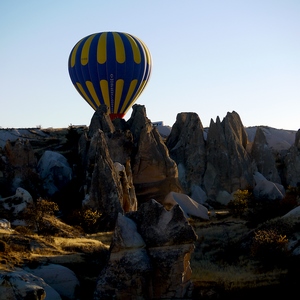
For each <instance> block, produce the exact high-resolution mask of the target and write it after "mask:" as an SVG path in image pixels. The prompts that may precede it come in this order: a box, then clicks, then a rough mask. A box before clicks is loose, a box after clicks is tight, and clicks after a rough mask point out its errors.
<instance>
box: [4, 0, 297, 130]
mask: <svg viewBox="0 0 300 300" xmlns="http://www.w3.org/2000/svg"><path fill="white" fill-rule="evenodd" d="M102 31H122V32H127V33H130V34H132V35H135V36H137V37H139V38H140V39H141V40H143V41H144V42H145V44H146V45H147V46H148V48H149V50H150V52H151V55H152V59H153V68H152V74H151V78H150V80H149V83H148V85H147V87H146V88H145V90H144V92H143V93H142V95H141V96H140V97H139V98H138V100H137V102H136V103H137V104H141V105H144V106H145V107H146V112H147V117H148V118H149V119H150V120H151V121H152V122H155V121H163V122H164V124H165V125H169V126H172V125H173V124H174V123H175V121H176V116H177V114H178V113H180V112H195V113H197V114H198V115H199V117H200V120H201V122H202V124H203V126H204V127H207V126H209V124H210V120H211V119H213V120H214V121H215V120H216V118H217V116H219V117H220V119H221V120H222V119H223V118H224V117H225V116H226V114H227V112H232V111H236V112H237V113H238V114H239V115H240V117H241V120H242V122H243V124H244V126H247V127H249V126H258V125H265V126H270V127H274V128H278V129H290V130H298V129H299V128H300V1H299V0H186V1H177V0H172V1H171V0H151V1H141V0H127V1H124V0H123V1H122V0H115V1H101V0H86V1H79V0H64V1H58V0H52V1H49V0H43V1H40V0H39V1H38V0H27V1H22V0H2V1H1V2H0V34H1V47H0V56H1V67H0V103H1V114H0V127H2V128H24V127H36V126H41V127H42V128H48V127H54V128H60V127H68V126H69V125H71V124H73V125H89V124H90V120H91V118H92V115H93V113H94V110H93V109H92V108H91V107H90V106H89V105H88V104H87V103H86V102H85V100H84V99H83V98H82V97H81V96H80V95H79V94H78V92H77V91H76V90H75V88H74V87H73V84H72V82H71V80H70V78H69V73H68V57H69V53H70V51H71V50H72V48H73V46H74V45H75V44H76V43H77V42H78V41H79V40H80V39H81V38H83V37H85V36H87V35H89V34H92V33H96V32H102ZM131 112H132V110H129V112H128V113H127V115H126V116H125V119H128V118H129V117H130V115H131Z"/></svg>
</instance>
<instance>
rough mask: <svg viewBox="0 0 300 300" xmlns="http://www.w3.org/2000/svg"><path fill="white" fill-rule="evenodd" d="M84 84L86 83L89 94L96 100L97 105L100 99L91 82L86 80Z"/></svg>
mask: <svg viewBox="0 0 300 300" xmlns="http://www.w3.org/2000/svg"><path fill="white" fill-rule="evenodd" d="M85 84H86V86H87V88H88V90H89V92H90V94H91V95H92V98H93V100H94V101H95V102H96V104H97V106H99V105H100V101H99V99H98V96H97V94H96V91H95V89H94V86H93V83H92V82H91V81H86V82H85Z"/></svg>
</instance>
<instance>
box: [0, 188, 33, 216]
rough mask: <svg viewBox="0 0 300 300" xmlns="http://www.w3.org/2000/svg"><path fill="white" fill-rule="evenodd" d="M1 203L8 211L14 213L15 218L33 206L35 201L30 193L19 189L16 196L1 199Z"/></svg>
mask: <svg viewBox="0 0 300 300" xmlns="http://www.w3.org/2000/svg"><path fill="white" fill-rule="evenodd" d="M0 203H2V205H3V207H4V208H5V209H6V210H9V211H10V212H12V213H13V214H14V215H15V216H18V215H19V214H20V213H22V212H24V211H25V210H26V208H27V207H28V206H29V205H32V204H33V199H32V197H31V195H30V193H29V192H28V191H26V190H25V189H23V188H21V187H18V188H17V189H16V193H15V195H13V196H11V197H6V198H0Z"/></svg>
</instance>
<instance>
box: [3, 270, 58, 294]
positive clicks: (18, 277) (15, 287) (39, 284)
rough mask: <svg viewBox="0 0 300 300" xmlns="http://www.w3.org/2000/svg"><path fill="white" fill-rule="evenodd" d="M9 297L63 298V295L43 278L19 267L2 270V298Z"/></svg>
mask: <svg viewBox="0 0 300 300" xmlns="http://www.w3.org/2000/svg"><path fill="white" fill-rule="evenodd" d="M46 296H47V298H46ZM7 299H12V300H19V299H32V300H42V299H51V300H61V297H60V295H59V294H58V293H57V292H56V291H55V290H54V289H53V288H52V287H50V286H49V285H48V284H46V283H45V281H44V280H43V279H41V278H40V277H37V276H34V275H33V274H31V273H28V272H26V271H24V270H22V269H19V270H15V271H13V272H11V271H0V300H7Z"/></svg>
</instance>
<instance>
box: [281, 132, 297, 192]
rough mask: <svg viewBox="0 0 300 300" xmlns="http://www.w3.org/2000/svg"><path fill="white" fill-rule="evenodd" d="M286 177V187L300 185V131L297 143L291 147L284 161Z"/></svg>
mask: <svg viewBox="0 0 300 300" xmlns="http://www.w3.org/2000/svg"><path fill="white" fill-rule="evenodd" d="M284 165H285V169H284V176H285V181H286V185H290V186H293V187H296V186H299V185H300V172H299V170H300V129H299V130H298V131H297V133H296V137H295V143H294V145H292V146H291V148H290V149H289V151H288V152H287V154H286V156H285V159H284Z"/></svg>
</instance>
